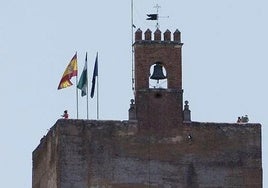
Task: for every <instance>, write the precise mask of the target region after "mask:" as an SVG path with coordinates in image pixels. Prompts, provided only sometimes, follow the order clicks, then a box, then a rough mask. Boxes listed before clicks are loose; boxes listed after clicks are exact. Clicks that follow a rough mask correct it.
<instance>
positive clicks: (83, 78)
mask: <svg viewBox="0 0 268 188" xmlns="http://www.w3.org/2000/svg"><path fill="white" fill-rule="evenodd" d="M87 83H88V81H87V53H86V58H85V66H84V69H83V72H82V74H81V76H80V79H79V82H78V85H77V88H78V89H81V96H82V97H83V96H85V95H87V87H88V84H87Z"/></svg>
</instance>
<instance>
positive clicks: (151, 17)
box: [146, 4, 168, 29]
mask: <svg viewBox="0 0 268 188" xmlns="http://www.w3.org/2000/svg"><path fill="white" fill-rule="evenodd" d="M154 8H156V14H147V19H146V20H156V28H157V29H158V28H159V27H160V26H159V22H158V20H159V9H160V8H161V6H159V5H158V4H156V5H155V6H154ZM167 18H168V16H167Z"/></svg>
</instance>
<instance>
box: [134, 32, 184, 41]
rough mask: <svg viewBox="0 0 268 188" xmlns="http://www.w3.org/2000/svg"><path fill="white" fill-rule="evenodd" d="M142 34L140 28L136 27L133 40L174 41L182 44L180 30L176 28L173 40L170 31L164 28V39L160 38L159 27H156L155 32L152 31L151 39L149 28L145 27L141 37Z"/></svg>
mask: <svg viewBox="0 0 268 188" xmlns="http://www.w3.org/2000/svg"><path fill="white" fill-rule="evenodd" d="M142 35H143V32H142V30H141V29H138V30H137V31H136V32H135V42H136V43H137V42H141V41H143V42H144V41H147V42H154V41H155V42H159V41H161V42H175V43H179V44H182V43H181V32H180V31H179V30H178V29H176V31H175V32H174V33H173V40H172V38H171V31H170V30H168V29H167V30H166V31H165V32H164V33H163V37H164V40H162V32H161V30H160V29H158V28H157V29H156V30H155V32H154V33H153V40H152V31H151V30H150V29H147V30H146V31H145V32H144V38H143V37H142Z"/></svg>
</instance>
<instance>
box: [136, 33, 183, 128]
mask: <svg viewBox="0 0 268 188" xmlns="http://www.w3.org/2000/svg"><path fill="white" fill-rule="evenodd" d="M144 34H145V37H144V39H143V38H142V31H141V30H140V29H138V30H137V31H136V33H135V44H134V52H135V102H136V117H137V120H138V121H139V126H140V128H141V129H146V128H147V129H148V128H152V129H156V130H157V129H161V130H162V131H165V130H167V129H170V128H178V126H179V125H180V124H182V121H183V115H182V114H183V113H182V100H183V99H182V71H181V69H182V63H181V48H182V43H181V39H180V32H179V31H178V30H176V31H175V32H174V34H173V40H171V32H170V31H169V30H166V31H165V33H164V39H163V40H162V38H161V35H162V34H161V31H160V30H159V29H157V30H156V31H155V32H154V36H153V39H152V36H151V35H152V32H151V31H150V30H149V29H148V30H147V31H146V32H145V33H144ZM156 65H158V66H159V67H161V68H162V70H165V75H164V76H165V78H166V79H165V82H166V86H164V87H163V86H161V85H159V86H157V85H152V84H150V80H151V79H150V77H151V76H152V74H153V73H155V72H151V73H150V69H152V68H153V67H154V66H156ZM159 69H160V68H158V70H159ZM154 71H155V70H154ZM158 82H159V80H158Z"/></svg>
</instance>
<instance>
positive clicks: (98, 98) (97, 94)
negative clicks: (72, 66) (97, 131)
mask: <svg viewBox="0 0 268 188" xmlns="http://www.w3.org/2000/svg"><path fill="white" fill-rule="evenodd" d="M98 59H99V57H98ZM98 66H99V65H98ZM98 69H99V68H98ZM98 119H99V74H98V76H97V120H98Z"/></svg>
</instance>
